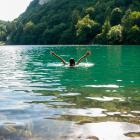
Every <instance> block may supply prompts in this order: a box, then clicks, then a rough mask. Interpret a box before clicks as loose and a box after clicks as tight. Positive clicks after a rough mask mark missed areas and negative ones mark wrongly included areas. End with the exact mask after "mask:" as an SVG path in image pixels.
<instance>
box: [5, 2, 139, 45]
mask: <svg viewBox="0 0 140 140" xmlns="http://www.w3.org/2000/svg"><path fill="white" fill-rule="evenodd" d="M12 25H13V26H12V27H13V28H12V29H13V30H12V32H10V33H9V36H8V37H9V40H8V41H9V43H11V44H140V0H40V1H39V0H34V1H33V2H32V3H31V4H30V5H29V7H28V8H27V10H26V12H25V13H23V14H22V15H21V16H20V17H18V18H17V19H16V20H14V21H13V22H12ZM4 39H5V37H4Z"/></svg>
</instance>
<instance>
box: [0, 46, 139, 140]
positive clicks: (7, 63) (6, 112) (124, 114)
mask: <svg viewBox="0 0 140 140" xmlns="http://www.w3.org/2000/svg"><path fill="white" fill-rule="evenodd" d="M139 49H140V48H139V47H138V46H85V47H84V46H81V47H79V46H75V47H74V46H73V47H72V46H69V47H56V46H55V47H53V46H3V47H1V48H0V140H9V139H10V140H44V139H46V140H71V139H74V140H90V139H93V140H139V139H140V135H139V133H140V107H139V106H140V63H139V56H140V50H139ZM50 50H52V51H55V52H56V53H57V54H59V55H61V56H62V57H63V58H64V59H65V60H67V61H68V60H69V58H71V56H72V57H74V58H75V60H78V59H79V58H80V56H81V55H82V54H84V53H85V51H86V50H90V51H91V52H92V55H91V56H89V57H88V59H87V60H85V61H83V62H82V63H81V64H80V65H79V66H78V67H75V68H72V69H71V68H69V67H67V66H66V67H65V66H63V64H61V63H60V62H59V60H57V59H56V58H54V57H53V56H51V55H50V54H49V51H50Z"/></svg>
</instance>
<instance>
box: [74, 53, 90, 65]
mask: <svg viewBox="0 0 140 140" xmlns="http://www.w3.org/2000/svg"><path fill="white" fill-rule="evenodd" d="M90 54H91V52H90V51H87V52H86V53H85V54H84V55H83V56H82V57H81V58H80V59H79V60H78V61H77V63H76V65H78V64H79V63H80V62H81V61H82V60H83V59H84V58H86V57H87V56H88V55H90Z"/></svg>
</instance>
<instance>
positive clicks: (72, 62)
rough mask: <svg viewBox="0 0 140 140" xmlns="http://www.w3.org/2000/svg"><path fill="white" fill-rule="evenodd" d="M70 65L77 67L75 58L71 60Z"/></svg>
mask: <svg viewBox="0 0 140 140" xmlns="http://www.w3.org/2000/svg"><path fill="white" fill-rule="evenodd" d="M69 63H70V66H71V67H72V66H75V60H74V59H73V58H71V59H70V60H69Z"/></svg>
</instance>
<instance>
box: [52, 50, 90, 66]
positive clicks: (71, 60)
mask: <svg viewBox="0 0 140 140" xmlns="http://www.w3.org/2000/svg"><path fill="white" fill-rule="evenodd" d="M50 54H52V55H53V56H55V57H56V58H58V59H59V60H61V61H62V63H63V64H64V65H67V62H66V61H65V60H64V59H63V58H61V57H60V56H58V55H57V54H55V53H54V52H50ZM90 54H91V52H90V51H87V52H86V53H85V54H84V55H83V56H82V57H81V58H80V59H79V60H78V61H77V62H75V60H74V59H73V58H71V59H70V60H69V66H70V67H74V66H75V65H78V64H79V63H80V62H81V61H82V60H83V59H84V58H86V57H87V56H88V55H90Z"/></svg>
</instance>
